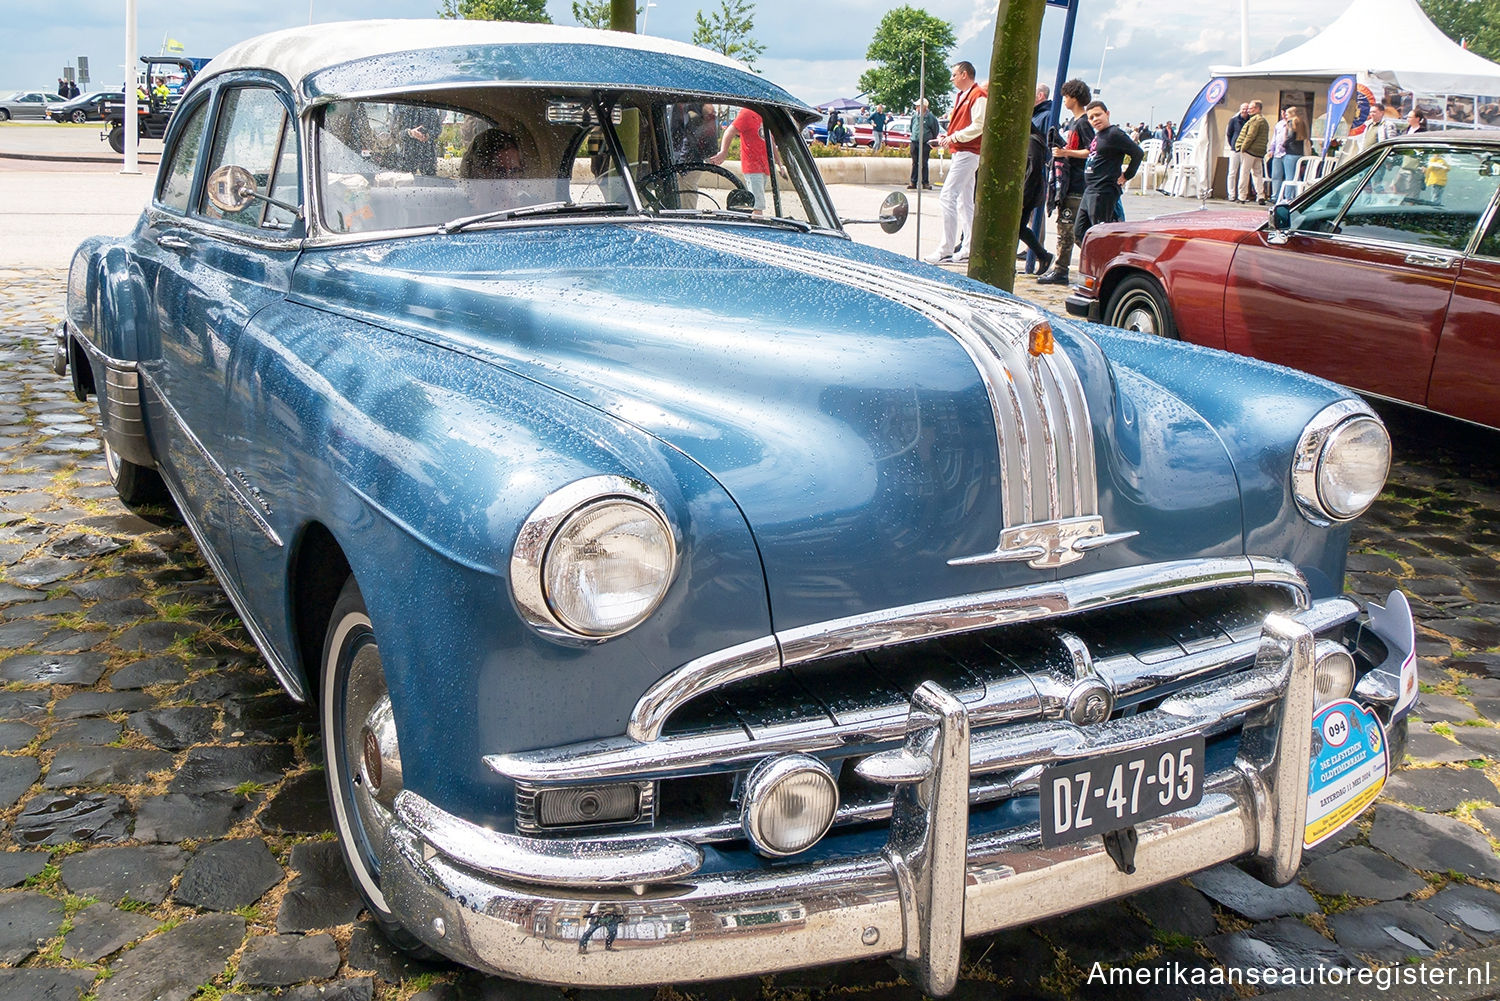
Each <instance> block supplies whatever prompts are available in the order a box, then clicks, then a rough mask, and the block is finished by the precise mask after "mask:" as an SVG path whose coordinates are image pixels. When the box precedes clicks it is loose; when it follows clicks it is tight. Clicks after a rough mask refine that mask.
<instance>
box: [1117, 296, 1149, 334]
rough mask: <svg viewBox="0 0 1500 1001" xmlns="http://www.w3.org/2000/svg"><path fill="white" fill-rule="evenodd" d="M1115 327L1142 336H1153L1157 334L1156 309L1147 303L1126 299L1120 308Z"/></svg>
mask: <svg viewBox="0 0 1500 1001" xmlns="http://www.w3.org/2000/svg"><path fill="white" fill-rule="evenodd" d="M1115 326H1117V327H1124V328H1125V329H1126V330H1135V331H1139V332H1140V333H1143V334H1154V333H1156V332H1157V329H1156V328H1157V322H1156V307H1155V305H1154V304H1152V303H1150V302H1149V301H1147V302H1142V301H1141V300H1140V299H1135V298H1132V299H1127V300H1126V301H1125V303H1124V304H1123V305H1122V306H1121V308H1120V320H1119V322H1118V323H1116V324H1115Z"/></svg>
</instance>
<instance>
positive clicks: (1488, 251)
mask: <svg viewBox="0 0 1500 1001" xmlns="http://www.w3.org/2000/svg"><path fill="white" fill-rule="evenodd" d="M1478 254H1479V256H1480V257H1493V258H1495V259H1497V260H1500V212H1496V213H1495V215H1494V218H1492V219H1491V220H1490V228H1489V229H1487V230H1485V233H1484V239H1483V240H1480V241H1479V251H1478Z"/></svg>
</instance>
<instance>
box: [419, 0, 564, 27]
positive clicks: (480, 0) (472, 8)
mask: <svg viewBox="0 0 1500 1001" xmlns="http://www.w3.org/2000/svg"><path fill="white" fill-rule="evenodd" d="M438 17H450V18H451V17H459V18H463V19H465V20H468V21H531V22H533V23H536V24H551V23H552V18H551V17H550V16H549V15H548V14H547V0H443V5H442V6H441V7H439V8H438Z"/></svg>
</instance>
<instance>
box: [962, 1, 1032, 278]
mask: <svg viewBox="0 0 1500 1001" xmlns="http://www.w3.org/2000/svg"><path fill="white" fill-rule="evenodd" d="M1046 9H1047V4H1046V0H999V9H998V10H997V11H996V14H995V48H994V53H993V55H991V57H990V86H989V100H988V107H987V109H986V111H985V115H984V142H983V144H982V145H981V146H980V149H979V183H978V190H977V191H976V192H975V206H974V234H973V237H972V238H971V249H970V251H969V276H970V277H971V278H977V279H979V280H980V281H982V282H988V283H989V284H991V285H994V286H996V287H997V288H1002V289H1004V290H1005V291H1007V292H1009V291H1011V290H1012V289H1014V288H1015V284H1016V241H1017V239H1019V237H1020V233H1021V199H1022V195H1023V192H1024V189H1025V186H1026V144H1027V139H1028V133H1029V132H1030V130H1031V109H1032V108H1033V107H1034V106H1035V100H1034V98H1035V95H1036V68H1037V46H1038V44H1039V43H1040V41H1041V36H1042V15H1043V13H1045V12H1046Z"/></svg>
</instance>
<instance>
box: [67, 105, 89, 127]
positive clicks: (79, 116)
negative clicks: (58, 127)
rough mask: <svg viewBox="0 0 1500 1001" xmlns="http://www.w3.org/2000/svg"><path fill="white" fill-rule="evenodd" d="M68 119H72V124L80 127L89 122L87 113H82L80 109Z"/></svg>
mask: <svg viewBox="0 0 1500 1001" xmlns="http://www.w3.org/2000/svg"><path fill="white" fill-rule="evenodd" d="M68 117H69V118H71V119H73V121H74V123H75V124H77V125H82V124H83V123H84V122H86V121H88V120H89V116H88V112H86V111H84V110H83V109H82V108H79V109H78V110H77V111H75V112H73V113H72V114H71V115H69V116H68Z"/></svg>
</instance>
